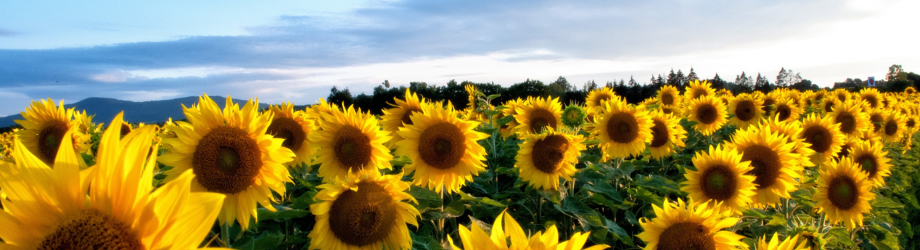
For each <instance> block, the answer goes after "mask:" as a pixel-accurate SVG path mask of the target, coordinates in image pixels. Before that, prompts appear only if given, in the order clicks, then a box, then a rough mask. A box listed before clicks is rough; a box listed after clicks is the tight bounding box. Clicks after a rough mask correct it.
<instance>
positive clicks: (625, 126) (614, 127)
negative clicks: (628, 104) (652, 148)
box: [607, 112, 639, 143]
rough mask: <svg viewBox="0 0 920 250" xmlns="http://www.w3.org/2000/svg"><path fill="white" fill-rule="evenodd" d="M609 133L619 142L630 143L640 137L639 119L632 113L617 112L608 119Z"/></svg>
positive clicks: (612, 138) (611, 137) (611, 138)
mask: <svg viewBox="0 0 920 250" xmlns="http://www.w3.org/2000/svg"><path fill="white" fill-rule="evenodd" d="M607 135H608V136H609V137H610V140H613V141H614V142H617V143H630V142H633V140H635V139H636V137H639V121H637V120H636V117H635V116H633V115H632V114H629V113H626V112H620V113H616V114H613V115H611V116H610V119H609V120H607Z"/></svg>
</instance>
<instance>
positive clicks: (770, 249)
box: [757, 233, 811, 250]
mask: <svg viewBox="0 0 920 250" xmlns="http://www.w3.org/2000/svg"><path fill="white" fill-rule="evenodd" d="M798 241H799V236H798V235H796V236H790V237H786V239H784V240H782V241H781V240H779V235H778V234H776V233H773V238H770V241H767V236H766V235H764V237H763V238H760V241H758V242H757V250H809V249H811V248H810V247H806V246H805V245H806V244H807V242H805V241H802V243H798V244H796V243H797V242H798Z"/></svg>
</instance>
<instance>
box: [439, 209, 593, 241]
mask: <svg viewBox="0 0 920 250" xmlns="http://www.w3.org/2000/svg"><path fill="white" fill-rule="evenodd" d="M471 229H472V230H471ZM458 231H459V234H460V241H461V243H462V245H463V247H464V248H466V249H486V250H501V249H534V250H580V249H582V247H584V245H585V242H587V241H588V236H590V235H591V232H587V233H581V232H576V233H574V234H573V235H572V238H571V239H570V240H567V241H563V242H559V231H558V230H557V229H556V226H555V225H552V226H550V227H549V228H548V229H546V232H537V233H536V234H534V235H532V236H531V237H530V239H528V238H527V235H526V234H524V229H523V228H521V225H520V224H518V222H517V221H515V220H514V218H512V217H511V215H510V214H508V212H507V211H502V213H500V214H498V217H497V218H495V223H494V224H492V235H489V234H486V231H484V230H482V228H481V227H479V225H478V224H477V223H472V224H471V225H470V228H467V227H466V226H463V225H460V226H459V227H458ZM447 240H448V241H449V242H450V246H451V247H452V248H453V249H461V248H460V247H458V246H457V245H456V244H454V240H453V239H452V238H450V237H448V238H447ZM509 243H510V246H509ZM607 248H610V246H608V245H604V244H601V245H594V246H591V247H588V248H584V250H601V249H607Z"/></svg>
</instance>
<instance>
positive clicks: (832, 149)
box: [800, 114, 845, 164]
mask: <svg viewBox="0 0 920 250" xmlns="http://www.w3.org/2000/svg"><path fill="white" fill-rule="evenodd" d="M800 138H802V139H804V140H805V142H807V143H809V144H811V149H812V150H814V151H815V155H813V156H812V158H811V160H812V162H813V163H815V164H819V163H821V162H824V161H825V160H827V159H829V158H832V157H834V156H835V155H836V154H837V152H840V145H843V140H844V139H845V137H844V135H843V134H841V133H840V125H839V124H837V123H834V118H832V117H827V116H825V117H821V116H819V115H818V114H811V115H809V116H808V117H807V118H805V120H804V121H803V122H802V134H801V135H800Z"/></svg>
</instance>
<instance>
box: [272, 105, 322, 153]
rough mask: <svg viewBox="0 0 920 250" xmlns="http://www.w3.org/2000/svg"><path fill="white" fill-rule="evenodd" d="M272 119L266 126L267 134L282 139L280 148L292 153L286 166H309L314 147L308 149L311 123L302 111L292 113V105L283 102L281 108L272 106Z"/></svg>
mask: <svg viewBox="0 0 920 250" xmlns="http://www.w3.org/2000/svg"><path fill="white" fill-rule="evenodd" d="M269 112H271V114H272V116H273V118H272V122H271V125H269V126H268V130H267V131H266V133H267V134H270V135H272V136H274V137H275V138H280V139H284V143H282V144H281V146H284V147H285V148H288V149H290V150H291V151H293V152H294V155H295V156H294V160H293V161H291V162H288V163H286V164H285V165H287V166H292V167H295V166H300V165H301V164H304V163H305V164H310V159H312V158H313V152H314V150H315V148H314V147H310V139H309V138H308V137H309V135H310V133H313V130H314V128H313V122H311V121H310V120H308V119H307V115H306V114H305V113H304V112H303V111H294V103H288V102H283V103H281V106H278V105H272V106H271V108H270V109H269Z"/></svg>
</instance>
